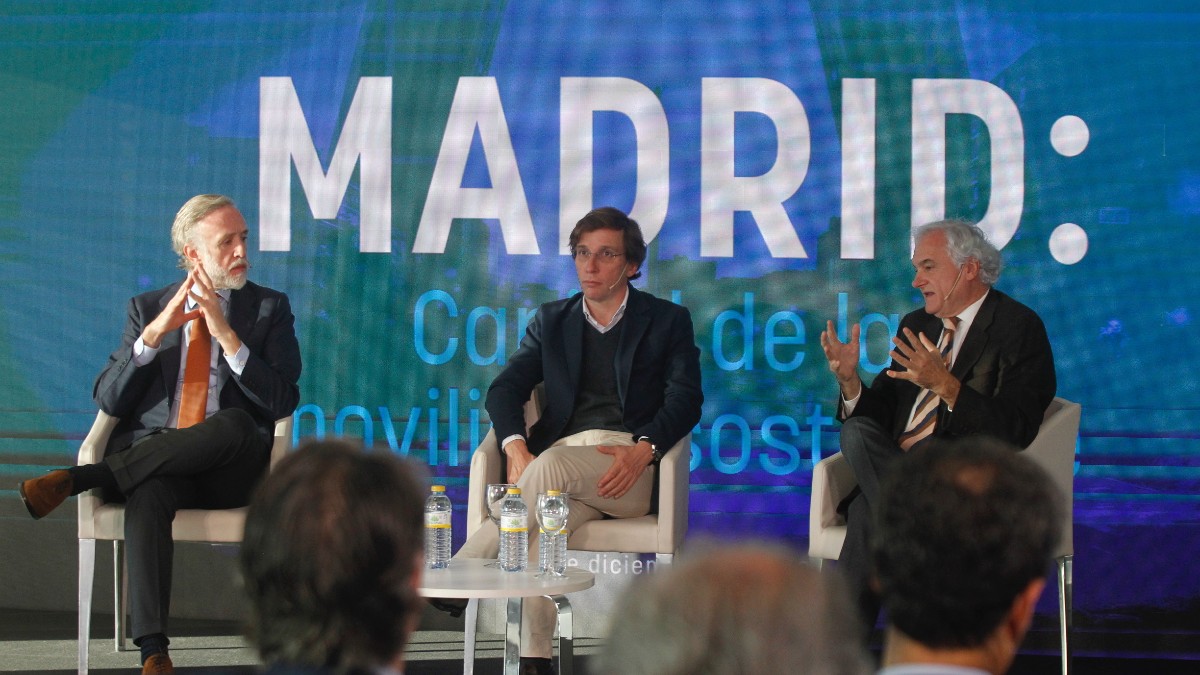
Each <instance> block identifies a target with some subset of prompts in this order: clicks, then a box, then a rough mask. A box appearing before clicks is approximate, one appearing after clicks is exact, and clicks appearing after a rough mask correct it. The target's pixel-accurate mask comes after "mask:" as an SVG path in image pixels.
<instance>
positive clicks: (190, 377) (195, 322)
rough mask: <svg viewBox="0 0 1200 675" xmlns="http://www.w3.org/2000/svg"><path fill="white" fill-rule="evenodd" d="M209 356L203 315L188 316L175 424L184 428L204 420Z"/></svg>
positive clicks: (207, 337) (209, 349) (206, 405)
mask: <svg viewBox="0 0 1200 675" xmlns="http://www.w3.org/2000/svg"><path fill="white" fill-rule="evenodd" d="M211 360H212V336H211V335H209V334H208V323H207V322H205V321H204V317H202V316H198V317H196V318H195V319H192V331H191V334H190V335H189V339H188V353H187V363H186V364H184V367H183V393H181V394H180V396H179V424H178V425H177V426H178V428H180V429H184V428H187V427H190V426H192V425H193V424H199V423H200V422H203V421H204V412H205V410H206V408H207V407H208V371H209V368H210V364H211Z"/></svg>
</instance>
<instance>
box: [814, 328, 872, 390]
mask: <svg viewBox="0 0 1200 675" xmlns="http://www.w3.org/2000/svg"><path fill="white" fill-rule="evenodd" d="M860 332H861V329H860V328H859V326H858V324H857V323H856V324H854V325H852V326H851V327H850V340H849V341H848V342H842V341H841V340H839V339H838V337H837V331H835V330H834V329H833V322H832V321H826V322H825V330H823V331H821V350H822V351H824V352H825V360H826V361H828V362H829V370H830V372H832V373H833V376H834V377H836V378H837V381H838V386H839V387H840V388H841V390H842V396H843V397H844V398H845V399H846V400H851V399H854V398H856V397H857V396H858V394H859V392H860V391H861V390H862V381H861V380H859V379H858V355H859V335H860Z"/></svg>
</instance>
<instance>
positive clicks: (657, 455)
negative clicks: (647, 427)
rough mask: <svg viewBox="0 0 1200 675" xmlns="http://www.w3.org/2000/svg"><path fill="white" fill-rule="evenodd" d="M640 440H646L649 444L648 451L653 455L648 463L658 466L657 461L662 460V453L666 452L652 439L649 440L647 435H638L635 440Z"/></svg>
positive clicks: (639, 441)
mask: <svg viewBox="0 0 1200 675" xmlns="http://www.w3.org/2000/svg"><path fill="white" fill-rule="evenodd" d="M642 441H646V442H647V443H649V444H650V453H651V454H652V455H653V457H652V458H651V459H650V463H651V464H652V465H654V466H658V463H659V462H661V461H662V458H663V455H664V454H666V453H665V452H663V451H662V450H659V449H658V446H657V445H655V444H654V441H652V440H650V437H649V436H638V437H637V442H638V443H641V442H642Z"/></svg>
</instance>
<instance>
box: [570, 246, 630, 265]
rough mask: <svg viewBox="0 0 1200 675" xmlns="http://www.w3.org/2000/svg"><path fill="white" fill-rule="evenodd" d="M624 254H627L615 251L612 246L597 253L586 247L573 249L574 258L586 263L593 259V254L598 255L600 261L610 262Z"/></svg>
mask: <svg viewBox="0 0 1200 675" xmlns="http://www.w3.org/2000/svg"><path fill="white" fill-rule="evenodd" d="M623 255H625V254H624V253H618V252H617V251H614V250H612V249H611V248H602V249H600V250H599V251H597V252H595V253H593V252H591V251H589V250H587V249H586V248H575V249H572V250H571V257H572V258H574V259H575V260H579V261H583V262H585V263H586V262H590V261H591V259H592V256H596V260H599V261H600V262H603V263H610V262H613V261H614V260H616V259H617V258H620V257H621V256H623Z"/></svg>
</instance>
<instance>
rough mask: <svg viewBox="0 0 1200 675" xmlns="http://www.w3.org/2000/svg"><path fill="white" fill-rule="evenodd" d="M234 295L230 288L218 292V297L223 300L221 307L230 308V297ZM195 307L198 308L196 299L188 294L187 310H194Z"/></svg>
mask: <svg viewBox="0 0 1200 675" xmlns="http://www.w3.org/2000/svg"><path fill="white" fill-rule="evenodd" d="M232 294H233V289H230V288H222V289H221V290H219V291H217V297H219V298H221V307H222V308H225V307H228V306H229V297H230V296H231V295H232ZM195 307H196V297H195V296H193V295H192V294H191V293H188V295H187V308H188V309H189V310H191V309H194V308H195Z"/></svg>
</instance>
